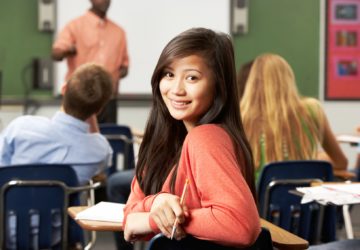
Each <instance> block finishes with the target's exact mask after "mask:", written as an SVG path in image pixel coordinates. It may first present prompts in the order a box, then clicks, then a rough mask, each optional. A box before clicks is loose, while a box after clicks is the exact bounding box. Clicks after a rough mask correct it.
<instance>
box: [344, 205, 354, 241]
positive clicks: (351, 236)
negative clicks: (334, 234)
mask: <svg viewBox="0 0 360 250" xmlns="http://www.w3.org/2000/svg"><path fill="white" fill-rule="evenodd" d="M342 210H343V216H344V224H345V231H346V236H347V238H348V239H354V233H353V228H352V225H351V218H350V213H349V205H344V206H343V207H342Z"/></svg>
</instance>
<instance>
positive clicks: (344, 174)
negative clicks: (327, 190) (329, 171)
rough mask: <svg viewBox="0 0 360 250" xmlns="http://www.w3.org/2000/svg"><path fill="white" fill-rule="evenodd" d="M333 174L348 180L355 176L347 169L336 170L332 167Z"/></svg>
mask: <svg viewBox="0 0 360 250" xmlns="http://www.w3.org/2000/svg"><path fill="white" fill-rule="evenodd" d="M334 176H336V177H339V178H341V179H343V180H350V179H353V178H355V177H356V174H354V173H352V172H349V171H347V170H336V169H334Z"/></svg>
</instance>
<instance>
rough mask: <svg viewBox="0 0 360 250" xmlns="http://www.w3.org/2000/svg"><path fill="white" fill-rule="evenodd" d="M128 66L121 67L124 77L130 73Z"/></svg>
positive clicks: (122, 76) (121, 73)
mask: <svg viewBox="0 0 360 250" xmlns="http://www.w3.org/2000/svg"><path fill="white" fill-rule="evenodd" d="M128 69H129V68H128V66H121V67H120V78H124V77H125V76H127V74H128Z"/></svg>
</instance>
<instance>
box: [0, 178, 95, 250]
mask: <svg viewBox="0 0 360 250" xmlns="http://www.w3.org/2000/svg"><path fill="white" fill-rule="evenodd" d="M100 185H101V183H94V184H92V185H87V186H81V187H69V186H67V185H66V184H64V183H63V182H61V181H56V180H46V181H44V180H31V181H30V180H11V181H9V182H7V183H5V184H4V185H3V186H2V187H1V190H0V195H1V196H0V222H1V228H2V232H1V233H0V249H5V248H4V233H5V194H6V192H7V191H8V190H9V189H10V188H12V187H16V186H29V187H40V186H52V187H54V186H56V187H59V188H61V189H62V190H63V192H64V197H63V200H64V205H63V210H62V216H63V220H62V221H63V224H62V225H63V226H62V249H67V243H68V237H67V232H68V216H67V208H68V206H69V195H70V194H73V193H78V192H82V191H89V190H94V189H96V188H98V187H100ZM93 244H94V241H93V240H91V241H90V242H89V244H88V245H87V246H86V247H85V249H91V248H92V247H93Z"/></svg>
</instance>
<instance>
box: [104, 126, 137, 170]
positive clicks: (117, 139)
mask: <svg viewBox="0 0 360 250" xmlns="http://www.w3.org/2000/svg"><path fill="white" fill-rule="evenodd" d="M99 128H100V132H101V134H103V135H104V136H105V137H106V138H107V139H108V141H109V143H110V145H111V147H112V149H113V151H114V153H113V158H112V165H111V167H110V168H108V169H107V171H106V173H107V175H110V174H112V173H114V172H116V171H117V164H118V162H117V157H118V155H119V154H122V155H123V157H124V163H123V164H124V165H123V169H132V168H134V167H135V155H134V144H133V136H132V133H131V129H130V128H129V127H128V126H125V125H118V124H110V123H103V124H99Z"/></svg>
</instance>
